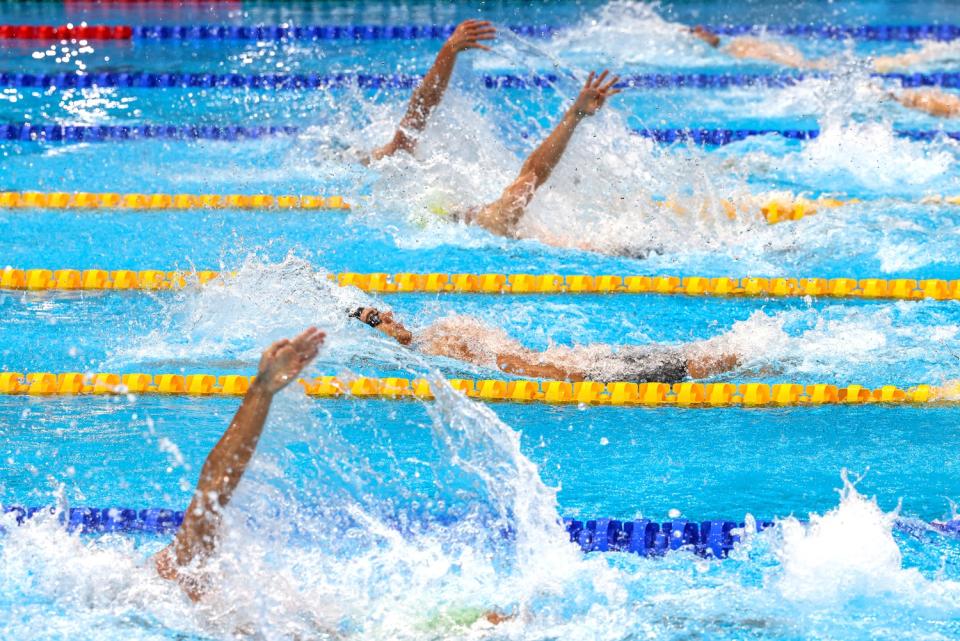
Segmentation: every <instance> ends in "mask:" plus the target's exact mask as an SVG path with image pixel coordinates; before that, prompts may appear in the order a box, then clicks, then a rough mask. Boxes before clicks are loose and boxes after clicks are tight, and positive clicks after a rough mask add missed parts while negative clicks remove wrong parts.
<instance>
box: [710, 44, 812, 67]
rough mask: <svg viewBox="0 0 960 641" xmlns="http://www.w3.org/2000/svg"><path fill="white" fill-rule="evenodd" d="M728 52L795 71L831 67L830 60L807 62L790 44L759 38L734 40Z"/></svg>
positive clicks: (735, 56) (729, 45)
mask: <svg viewBox="0 0 960 641" xmlns="http://www.w3.org/2000/svg"><path fill="white" fill-rule="evenodd" d="M726 51H727V53H728V54H730V55H731V56H733V57H734V58H740V59H744V60H765V61H767V62H773V63H775V64H778V65H783V66H784V67H792V68H794V69H824V68H826V67H828V66H830V64H831V63H830V61H828V60H825V59H824V60H807V59H806V58H804V57H803V54H802V53H800V50H799V49H797V48H796V47H793V46H791V45H788V44H781V43H777V42H765V41H763V40H760V39H758V38H751V37H741V38H734V39H733V40H731V41H730V44H728V45H727V47H726Z"/></svg>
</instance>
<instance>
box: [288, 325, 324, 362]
mask: <svg viewBox="0 0 960 641" xmlns="http://www.w3.org/2000/svg"><path fill="white" fill-rule="evenodd" d="M325 338H326V334H324V333H323V332H322V331H320V330H319V329H317V328H316V327H309V328H307V329H306V330H304V332H303V333H302V334H300V335H299V336H297V337H296V338H295V339H293V348H294V349H295V350H297V352H298V353H299V354H300V355H301V358H303V357H304V355H305V354H310V353H313V355H314V356H316V353H317V351H318V350H319V349H320V346H321V345H323V341H324V339H325ZM310 358H313V356H311V357H310Z"/></svg>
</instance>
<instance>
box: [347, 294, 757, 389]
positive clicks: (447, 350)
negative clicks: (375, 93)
mask: <svg viewBox="0 0 960 641" xmlns="http://www.w3.org/2000/svg"><path fill="white" fill-rule="evenodd" d="M349 316H350V317H351V318H356V319H357V320H359V321H360V322H362V323H365V324H367V325H369V326H370V327H373V328H375V329H376V330H378V331H379V332H381V333H383V334H386V335H387V336H389V337H390V338H392V339H394V340H395V341H397V342H398V343H400V344H401V345H406V346H412V347H413V348H414V349H417V350H418V351H420V352H422V353H424V354H429V355H433V356H444V357H447V358H453V359H456V360H460V361H464V362H467V363H471V364H473V365H479V366H481V367H490V368H496V369H499V370H501V371H503V372H506V373H508V374H516V375H518V376H529V377H533V378H544V379H550V380H562V381H571V382H580V381H585V380H590V381H601V382H610V381H630V382H634V383H648V382H658V383H679V382H681V381H684V380H687V379H688V378H693V379H700V378H707V377H710V376H713V375H715V374H719V373H721V372H726V371H729V370H732V369H734V368H735V367H737V366H738V365H739V363H740V359H739V357H738V356H737V355H736V354H729V353H725V352H724V351H723V350H721V349H717V348H716V347H714V346H710V345H708V344H700V345H695V344H690V345H685V346H681V347H673V346H626V345H624V346H619V347H617V348H615V349H614V348H611V347H609V346H606V345H586V346H576V347H551V348H549V349H547V350H545V351H542V352H538V351H535V350H532V349H528V348H526V347H524V346H522V345H521V344H520V343H518V342H517V341H515V340H513V339H512V338H510V337H509V336H508V335H507V334H506V333H505V332H503V331H502V330H500V329H496V328H493V327H490V326H488V325H485V324H483V323H482V322H481V321H479V320H477V319H475V318H471V317H467V316H449V317H447V318H444V319H441V320H439V321H437V322H436V323H434V324H433V325H431V326H429V327H427V328H426V329H424V330H422V331H420V332H418V333H417V334H414V333H413V332H411V331H410V330H408V329H407V328H406V327H404V326H403V324H402V323H400V322H399V321H397V320H396V319H395V318H394V317H393V312H381V311H380V310H378V309H377V308H375V307H358V308H357V309H355V310H353V311H351V312H349Z"/></svg>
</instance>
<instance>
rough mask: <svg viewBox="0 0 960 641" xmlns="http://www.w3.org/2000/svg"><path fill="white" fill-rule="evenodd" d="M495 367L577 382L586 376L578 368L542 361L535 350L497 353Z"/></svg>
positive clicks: (519, 373)
mask: <svg viewBox="0 0 960 641" xmlns="http://www.w3.org/2000/svg"><path fill="white" fill-rule="evenodd" d="M497 367H499V368H500V369H501V370H502V371H504V372H506V373H508V374H516V375H517V376H529V377H532V378H545V379H549V380H554V381H572V382H577V383H579V382H580V381H582V380H584V379H585V378H586V375H585V374H584V373H583V372H581V371H579V370H576V369H572V368H566V367H561V366H559V365H556V364H554V363H547V362H544V361H543V360H541V359H540V358H538V356H537V354H536V353H535V352H530V351H523V352H512V353H507V354H499V355H498V356H497Z"/></svg>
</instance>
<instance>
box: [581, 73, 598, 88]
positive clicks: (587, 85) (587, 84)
mask: <svg viewBox="0 0 960 641" xmlns="http://www.w3.org/2000/svg"><path fill="white" fill-rule="evenodd" d="M595 75H596V72H594V71H591V72H590V75H589V76H587V81H586V82H585V83H583V88H584V89H589V88H590V87H591V86H592V85H593V77H594V76H595Z"/></svg>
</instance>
